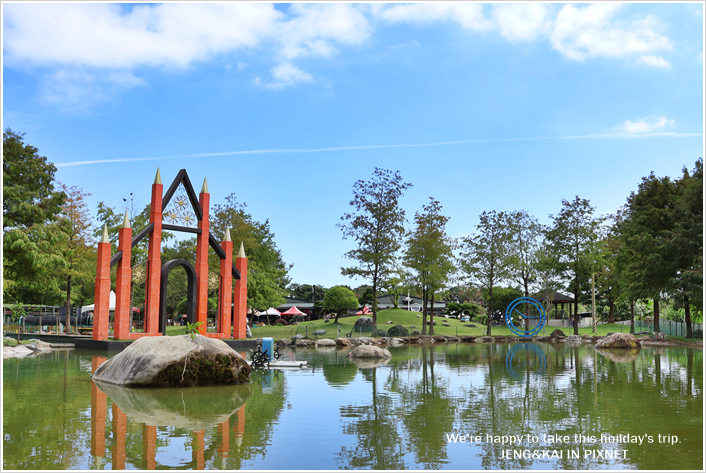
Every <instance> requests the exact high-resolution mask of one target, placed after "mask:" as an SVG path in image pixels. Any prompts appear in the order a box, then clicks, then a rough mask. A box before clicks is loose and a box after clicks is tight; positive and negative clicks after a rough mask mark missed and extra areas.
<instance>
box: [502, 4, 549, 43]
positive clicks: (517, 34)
mask: <svg viewBox="0 0 706 473" xmlns="http://www.w3.org/2000/svg"><path fill="white" fill-rule="evenodd" d="M548 14H549V11H548V9H547V7H546V6H545V5H544V4H540V3H500V4H497V5H494V6H493V11H492V16H493V19H494V20H495V22H496V24H497V27H498V28H499V29H500V34H501V35H502V36H503V37H505V38H507V39H509V40H511V41H532V40H534V39H535V38H537V36H539V35H540V34H542V33H545V32H547V30H548V28H549V26H550V24H551V22H550V20H549V18H548Z"/></svg>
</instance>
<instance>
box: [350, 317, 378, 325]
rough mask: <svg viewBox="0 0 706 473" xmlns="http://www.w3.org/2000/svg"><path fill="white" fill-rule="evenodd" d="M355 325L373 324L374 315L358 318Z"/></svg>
mask: <svg viewBox="0 0 706 473" xmlns="http://www.w3.org/2000/svg"><path fill="white" fill-rule="evenodd" d="M353 326H354V327H365V326H370V327H372V326H373V318H372V317H361V318H359V319H358V320H356V321H355V324H354V325H353Z"/></svg>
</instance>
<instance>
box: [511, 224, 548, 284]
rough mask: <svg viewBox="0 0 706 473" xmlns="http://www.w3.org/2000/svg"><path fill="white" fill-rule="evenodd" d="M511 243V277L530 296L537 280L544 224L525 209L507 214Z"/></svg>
mask: <svg viewBox="0 0 706 473" xmlns="http://www.w3.org/2000/svg"><path fill="white" fill-rule="evenodd" d="M507 223H508V230H509V233H510V245H509V249H508V258H509V260H508V261H509V264H510V268H509V270H510V277H511V278H512V279H513V280H515V281H516V282H517V284H519V285H520V287H521V288H522V290H523V292H524V295H525V297H529V295H530V288H531V287H532V286H534V284H535V283H536V282H537V278H538V273H537V258H538V251H539V248H540V243H541V237H542V226H541V225H540V224H539V222H538V221H537V219H536V218H534V217H533V216H531V215H530V214H528V213H527V211H525V210H517V211H514V212H510V213H509V214H508V215H507Z"/></svg>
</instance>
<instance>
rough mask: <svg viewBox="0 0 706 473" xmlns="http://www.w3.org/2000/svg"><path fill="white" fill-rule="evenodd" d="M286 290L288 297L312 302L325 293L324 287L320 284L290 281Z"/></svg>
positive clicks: (322, 296) (321, 297)
mask: <svg viewBox="0 0 706 473" xmlns="http://www.w3.org/2000/svg"><path fill="white" fill-rule="evenodd" d="M287 290H288V291H289V297H293V298H294V299H300V300H303V301H312V302H314V301H316V300H319V299H323V298H324V296H325V295H326V288H325V287H323V286H322V285H320V284H319V285H314V286H312V285H310V284H297V283H292V284H290V285H289V286H287Z"/></svg>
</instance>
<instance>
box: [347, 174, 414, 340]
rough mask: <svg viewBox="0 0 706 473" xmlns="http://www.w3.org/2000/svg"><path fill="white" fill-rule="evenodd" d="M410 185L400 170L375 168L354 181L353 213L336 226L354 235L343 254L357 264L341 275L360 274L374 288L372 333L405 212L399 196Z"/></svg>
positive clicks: (348, 213)
mask: <svg viewBox="0 0 706 473" xmlns="http://www.w3.org/2000/svg"><path fill="white" fill-rule="evenodd" d="M411 186H412V184H409V183H407V182H403V181H402V176H401V175H400V173H399V171H395V172H392V171H389V170H387V169H380V168H375V171H374V172H373V176H372V178H371V179H370V180H369V181H363V180H359V181H357V182H356V183H355V184H353V200H351V201H350V206H351V207H353V208H354V211H353V212H346V213H344V214H343V215H342V216H341V220H342V221H343V222H347V223H339V224H338V225H337V226H338V227H339V228H340V229H341V231H342V232H343V238H344V239H346V238H353V239H354V240H355V242H356V245H357V248H354V249H352V250H350V251H348V252H347V253H346V254H345V256H346V257H347V258H350V259H352V260H355V261H356V262H357V264H356V265H355V266H350V267H347V268H341V274H343V275H344V276H350V277H361V278H363V279H365V280H366V281H369V282H371V283H372V287H373V307H372V310H373V333H376V332H377V292H378V290H379V289H380V287H382V285H383V283H384V282H385V280H386V279H387V278H388V274H389V273H390V271H391V270H392V269H394V268H395V261H396V254H397V251H398V250H399V249H400V246H401V242H402V238H403V235H404V222H405V212H404V210H402V209H401V208H400V206H399V199H400V197H401V196H402V195H403V193H404V191H405V190H407V189H408V188H410V187H411Z"/></svg>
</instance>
